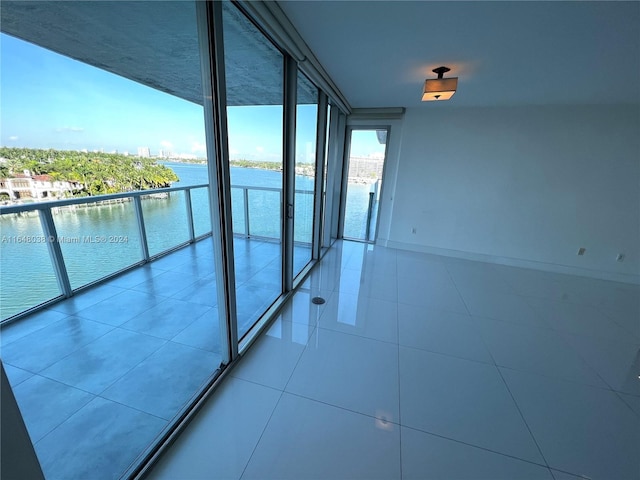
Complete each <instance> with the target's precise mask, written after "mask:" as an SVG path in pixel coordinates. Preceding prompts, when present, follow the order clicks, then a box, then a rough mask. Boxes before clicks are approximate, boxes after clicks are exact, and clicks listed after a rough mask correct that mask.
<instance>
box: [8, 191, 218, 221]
mask: <svg viewBox="0 0 640 480" xmlns="http://www.w3.org/2000/svg"><path fill="white" fill-rule="evenodd" d="M208 186H209V185H208V184H206V183H204V184H202V185H184V186H181V187H167V188H154V189H151V190H132V191H131V192H120V193H108V194H106V195H96V196H89V197H74V198H66V199H64V200H53V201H50V202H32V203H23V204H21V205H8V206H6V205H5V206H2V207H0V215H2V214H5V213H20V212H28V211H30V210H46V209H49V208H56V207H68V206H70V205H82V204H85V203H97V202H104V201H108V200H117V199H120V198H129V197H131V198H134V197H143V196H145V195H154V194H157V193H170V192H179V191H183V190H191V189H194V188H205V187H208Z"/></svg>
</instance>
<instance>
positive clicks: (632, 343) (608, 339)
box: [554, 329, 640, 348]
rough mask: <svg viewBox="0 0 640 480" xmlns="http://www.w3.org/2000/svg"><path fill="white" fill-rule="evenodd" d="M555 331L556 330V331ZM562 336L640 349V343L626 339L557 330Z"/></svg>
mask: <svg viewBox="0 0 640 480" xmlns="http://www.w3.org/2000/svg"><path fill="white" fill-rule="evenodd" d="M554 330H555V329H554ZM555 331H557V332H558V333H560V334H563V335H573V336H576V337H580V338H588V339H594V340H600V341H606V342H617V343H622V344H625V345H627V346H633V347H635V348H640V342H638V341H635V340H629V339H627V338H626V337H625V338H623V337H618V336H616V337H613V336H611V337H609V336H606V337H603V336H602V335H595V334H590V333H589V334H587V333H583V332H576V331H571V330H555Z"/></svg>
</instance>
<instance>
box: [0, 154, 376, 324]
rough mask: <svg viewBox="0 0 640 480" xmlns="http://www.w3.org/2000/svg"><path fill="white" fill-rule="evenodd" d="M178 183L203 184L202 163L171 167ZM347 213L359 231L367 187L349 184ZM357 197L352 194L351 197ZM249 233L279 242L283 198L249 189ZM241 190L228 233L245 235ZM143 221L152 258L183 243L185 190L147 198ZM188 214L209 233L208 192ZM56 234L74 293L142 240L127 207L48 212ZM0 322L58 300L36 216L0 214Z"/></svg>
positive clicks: (250, 180)
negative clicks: (61, 240) (51, 216)
mask: <svg viewBox="0 0 640 480" xmlns="http://www.w3.org/2000/svg"><path fill="white" fill-rule="evenodd" d="M167 165H168V166H170V167H171V168H172V169H173V170H174V171H175V172H176V174H177V175H178V177H179V178H180V181H179V182H177V183H175V184H174V186H187V185H200V184H206V183H208V177H207V168H206V166H205V165H194V164H182V163H169V164H167ZM231 184H232V186H237V185H243V186H248V187H267V188H276V189H280V188H281V187H282V174H281V173H280V172H277V171H268V170H259V169H247V168H231ZM313 184H314V179H313V178H311V177H304V176H297V177H296V190H313ZM349 188H350V199H349V202H350V205H351V207H350V211H353V212H356V214H354V215H353V218H352V219H350V220H349V224H351V223H353V224H354V225H355V227H354V226H350V227H348V228H347V226H346V227H345V232H346V231H347V230H350V231H351V230H353V231H356V230H358V229H362V227H361V225H362V224H361V223H360V224H359V225H358V222H361V218H360V217H363V218H364V217H365V216H366V207H367V199H368V190H369V187H368V186H365V185H350V186H349ZM354 192H355V193H354ZM247 197H248V214H249V222H248V223H249V233H250V234H251V235H254V236H260V237H268V238H274V239H279V237H280V225H281V220H280V212H281V207H280V205H281V203H280V202H281V199H280V192H279V191H270V190H258V189H248V191H247ZM244 198H245V193H244V191H243V189H241V188H232V209H233V214H232V216H233V227H234V233H238V234H246V233H247V232H246V228H247V222H246V221H245V212H246V211H247V210H246V209H245V208H244ZM142 208H143V216H144V219H145V228H146V234H147V241H148V245H149V252H150V255H155V254H158V253H161V252H163V251H166V250H168V249H170V248H172V247H174V246H175V245H178V244H180V243H182V242H186V241H187V240H188V239H189V230H188V225H187V217H186V200H185V193H184V192H176V193H172V194H171V195H170V196H169V198H146V199H144V200H143V201H142ZM192 211H193V217H194V230H195V234H196V236H198V235H202V234H205V233H208V232H210V231H211V220H210V212H209V201H208V195H207V190H206V188H200V189H195V190H192ZM312 218H313V195H311V194H306V193H296V209H295V231H294V238H295V240H296V241H297V242H303V243H309V242H310V241H311V232H312ZM54 222H55V225H56V230H57V235H58V237H59V238H61V239H66V240H67V241H66V242H62V243H61V248H62V252H63V255H64V259H65V265H66V268H67V271H68V274H69V279H70V281H71V286H72V288H74V289H75V288H78V287H80V286H82V285H86V284H88V283H91V282H93V281H96V280H99V279H100V278H103V277H104V276H106V275H108V274H110V273H113V272H116V271H118V270H121V269H123V268H126V267H128V266H130V265H132V264H134V263H137V262H139V261H140V260H142V250H141V246H140V235H139V232H138V229H137V223H136V217H135V212H134V208H133V202H124V203H116V204H112V205H103V206H92V207H91V208H78V209H75V210H63V211H60V212H58V213H55V214H54ZM0 260H1V263H0V268H1V269H0V318H2V319H4V318H7V317H10V316H12V315H15V314H16V313H19V312H21V311H23V310H25V309H27V308H30V307H32V306H35V305H38V304H40V303H42V302H44V301H46V300H49V299H51V298H54V297H56V296H58V295H60V290H59V287H58V285H57V281H56V278H55V275H54V273H53V267H52V264H51V260H50V256H49V252H48V247H47V243H46V239H44V237H43V233H42V228H41V225H40V219H39V217H38V215H37V214H35V213H31V214H29V215H20V216H17V215H3V216H2V217H0Z"/></svg>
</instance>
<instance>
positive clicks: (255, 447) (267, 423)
mask: <svg viewBox="0 0 640 480" xmlns="http://www.w3.org/2000/svg"><path fill="white" fill-rule="evenodd" d="M283 396H284V391H281V392H280V396H279V397H278V401H277V402H276V404H275V405H274V407H273V409H272V410H271V413H270V414H269V418H268V419H267V421H266V422H265V424H264V427H263V428H262V431H261V432H260V436H259V437H258V440H256V443H255V445H254V446H253V449H252V450H251V454H250V455H249V458H247V462H246V463H245V465H244V468H243V469H242V472H241V473H240V476H239V477H238V478H239V479H242V477H244V474H245V472H246V471H247V468H248V467H249V464H250V463H251V460H252V459H253V456H254V455H255V453H256V450H257V449H258V445H260V442H261V441H262V437H264V433H265V432H266V431H267V428H269V425H270V424H271V419H272V418H273V415H274V413H275V412H276V410H277V408H278V406H279V405H280V402H281V401H282V397H283Z"/></svg>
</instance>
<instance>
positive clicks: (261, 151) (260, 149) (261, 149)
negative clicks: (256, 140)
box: [256, 147, 264, 153]
mask: <svg viewBox="0 0 640 480" xmlns="http://www.w3.org/2000/svg"><path fill="white" fill-rule="evenodd" d="M256 152H258V153H264V147H256Z"/></svg>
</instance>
